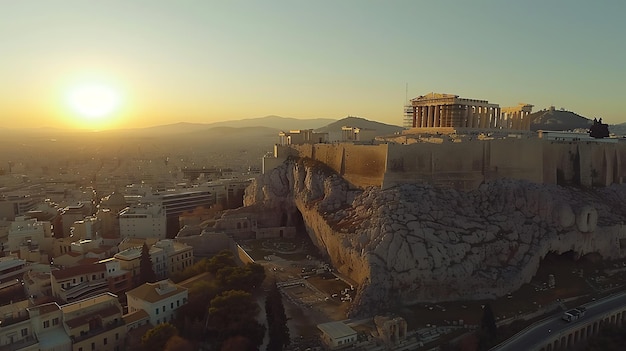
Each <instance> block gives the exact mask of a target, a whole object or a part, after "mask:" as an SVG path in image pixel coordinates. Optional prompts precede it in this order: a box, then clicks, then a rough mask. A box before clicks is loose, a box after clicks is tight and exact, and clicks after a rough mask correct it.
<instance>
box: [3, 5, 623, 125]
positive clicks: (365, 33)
mask: <svg viewBox="0 0 626 351" xmlns="http://www.w3.org/2000/svg"><path fill="white" fill-rule="evenodd" d="M624 10H626V4H625V3H624V2H621V1H604V2H601V3H591V2H584V1H551V2H544V1H525V2H485V3H476V2H467V1H438V2H426V1H394V2H381V1H340V2H337V1H315V2H293V1H263V2H256V1H228V2H224V1H177V2H169V1H134V2H125V1H106V2H86V1H45V2H25V1H3V3H2V11H0V42H2V65H0V76H1V77H2V81H1V82H0V120H2V127H7V128H23V127H40V126H48V127H62V128H80V129H98V130H102V129H114V128H139V127H147V126H154V125H161V124H170V123H177V122H192V123H212V122H217V121H223V120H232V119H245V118H252V117H260V116H265V115H280V116H287V117H295V118H333V119H339V118H343V117H345V116H348V115H356V116H362V117H365V118H368V119H370V120H376V121H379V122H383V123H389V124H395V125H399V124H401V120H402V105H403V104H404V102H405V100H406V98H407V97H408V98H412V97H416V96H419V95H423V94H426V93H429V92H431V91H435V92H442V93H451V94H458V95H460V96H469V97H473V98H477V99H484V100H489V101H490V102H495V103H498V104H500V105H502V106H513V105H516V104H517V103H518V102H525V103H529V104H532V105H534V106H535V110H539V109H543V108H548V107H549V106H551V105H555V106H556V108H561V107H562V108H565V109H567V110H570V111H575V112H576V113H578V114H580V115H583V116H586V117H588V118H594V117H602V118H604V121H605V122H608V123H612V124H617V123H621V122H623V121H625V120H626V119H625V118H624V114H623V107H622V99H621V98H622V96H623V95H624V92H625V91H624V85H623V82H624V80H625V78H626V71H625V70H624V69H623V63H622V62H623V58H624V57H625V56H626V48H625V47H624V46H623V45H620V44H619V43H621V41H622V40H623V38H622V35H623V33H625V32H626V28H625V26H626V25H625V24H624V22H623V18H622V16H623V13H625V12H624ZM407 86H408V88H407Z"/></svg>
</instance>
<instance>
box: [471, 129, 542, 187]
mask: <svg viewBox="0 0 626 351" xmlns="http://www.w3.org/2000/svg"><path fill="white" fill-rule="evenodd" d="M483 162H487V163H486V165H485V170H486V172H485V180H486V181H490V180H494V179H501V178H511V179H521V180H528V181H531V182H533V183H538V184H541V183H543V145H542V143H541V142H538V141H537V140H536V139H535V140H532V139H499V140H490V141H488V142H487V145H486V147H485V161H483Z"/></svg>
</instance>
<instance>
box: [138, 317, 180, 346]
mask: <svg viewBox="0 0 626 351" xmlns="http://www.w3.org/2000/svg"><path fill="white" fill-rule="evenodd" d="M177 335H178V329H176V327H175V326H173V325H171V324H169V323H163V324H159V325H157V326H156V327H154V328H152V329H150V330H148V331H147V332H146V333H145V334H144V335H143V336H142V337H141V345H142V346H143V349H144V350H146V351H162V350H164V349H165V345H166V344H167V342H168V340H170V339H171V338H172V337H174V336H177Z"/></svg>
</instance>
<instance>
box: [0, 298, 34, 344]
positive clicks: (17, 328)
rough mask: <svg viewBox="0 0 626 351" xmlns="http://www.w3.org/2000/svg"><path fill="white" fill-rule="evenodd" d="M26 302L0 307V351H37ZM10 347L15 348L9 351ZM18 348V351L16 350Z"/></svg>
mask: <svg viewBox="0 0 626 351" xmlns="http://www.w3.org/2000/svg"><path fill="white" fill-rule="evenodd" d="M28 305H29V303H28V300H23V301H18V302H15V303H12V304H9V305H4V306H0V350H4V349H10V350H16V349H17V350H29V351H30V350H33V351H35V350H38V349H39V347H38V346H39V343H38V342H37V339H36V338H35V336H34V334H33V328H32V326H31V324H30V320H29V317H28V311H27V310H26V308H27V307H28ZM11 347H15V348H14V349H11ZM17 347H19V349H18V348H17Z"/></svg>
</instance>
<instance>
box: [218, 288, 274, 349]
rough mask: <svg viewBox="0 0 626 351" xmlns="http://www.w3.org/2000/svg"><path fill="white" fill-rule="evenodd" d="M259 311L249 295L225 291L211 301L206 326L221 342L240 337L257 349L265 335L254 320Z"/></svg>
mask: <svg viewBox="0 0 626 351" xmlns="http://www.w3.org/2000/svg"><path fill="white" fill-rule="evenodd" d="M259 311H260V308H259V306H258V305H257V304H256V301H255V300H254V298H253V297H252V295H251V294H249V293H247V292H245V291H240V290H229V291H225V292H223V293H221V294H220V295H218V296H216V297H215V298H214V299H213V300H211V306H210V307H209V318H208V321H207V326H208V327H209V329H210V330H212V331H214V332H215V333H216V334H217V335H218V336H219V337H220V338H222V340H226V339H227V338H229V337H233V336H237V335H241V336H246V337H247V338H248V339H250V340H251V341H252V342H253V343H254V345H256V346H257V347H258V346H259V345H261V343H262V342H263V337H264V335H265V327H264V326H263V325H261V324H259V323H258V322H257V320H256V316H257V314H258V313H259Z"/></svg>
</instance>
